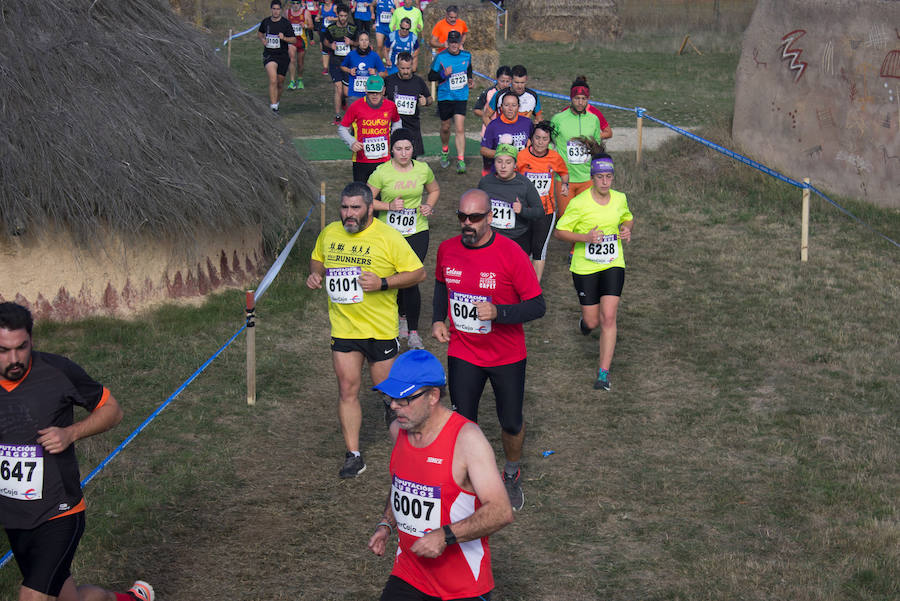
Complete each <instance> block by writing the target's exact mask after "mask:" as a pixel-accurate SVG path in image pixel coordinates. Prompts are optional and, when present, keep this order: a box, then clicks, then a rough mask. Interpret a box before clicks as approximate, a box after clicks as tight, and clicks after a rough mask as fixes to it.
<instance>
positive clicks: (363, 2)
mask: <svg viewBox="0 0 900 601" xmlns="http://www.w3.org/2000/svg"><path fill="white" fill-rule="evenodd" d="M374 18H375V2H374V0H356V6H355V8H354V9H353V21H354V23H356V26H357V27H358V28H359V32H360V33H362V32H366V33H367V34H369V35H372V19H374Z"/></svg>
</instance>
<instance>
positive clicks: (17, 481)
mask: <svg viewBox="0 0 900 601" xmlns="http://www.w3.org/2000/svg"><path fill="white" fill-rule="evenodd" d="M43 489H44V447H42V446H41V445H39V444H37V445H35V444H22V445H15V444H4V445H0V495H3V496H4V497H8V498H10V499H16V500H17V501H36V500H38V499H40V498H41V495H42V494H43Z"/></svg>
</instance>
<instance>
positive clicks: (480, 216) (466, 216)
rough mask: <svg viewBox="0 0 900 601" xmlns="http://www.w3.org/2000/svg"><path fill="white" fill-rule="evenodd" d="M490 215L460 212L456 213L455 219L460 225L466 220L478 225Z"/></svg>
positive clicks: (488, 213)
mask: <svg viewBox="0 0 900 601" xmlns="http://www.w3.org/2000/svg"><path fill="white" fill-rule="evenodd" d="M490 214H491V212H490V211H488V212H487V213H463V212H462V211H457V212H456V218H457V219H459V222H460V223H465V222H466V219H468V220H469V223H478V222H480V221H481V220H482V219H484V218H485V217H487V216H488V215H490Z"/></svg>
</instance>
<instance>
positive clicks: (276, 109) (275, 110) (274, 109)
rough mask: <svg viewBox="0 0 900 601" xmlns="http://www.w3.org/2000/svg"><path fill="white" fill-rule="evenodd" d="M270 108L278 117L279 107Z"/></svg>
mask: <svg viewBox="0 0 900 601" xmlns="http://www.w3.org/2000/svg"><path fill="white" fill-rule="evenodd" d="M269 108H270V109H272V112H273V113H275V114H276V115H277V114H278V107H277V106H270V107H269Z"/></svg>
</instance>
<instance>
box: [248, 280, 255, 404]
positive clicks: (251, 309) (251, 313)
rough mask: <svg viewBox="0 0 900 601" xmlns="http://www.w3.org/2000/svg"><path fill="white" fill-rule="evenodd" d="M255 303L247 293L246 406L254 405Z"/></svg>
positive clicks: (250, 294) (251, 291) (250, 293)
mask: <svg viewBox="0 0 900 601" xmlns="http://www.w3.org/2000/svg"><path fill="white" fill-rule="evenodd" d="M255 305H256V302H255V301H254V300H253V290H248V291H247V309H246V311H247V404H248V405H255V404H256V313H255V311H256V306H255Z"/></svg>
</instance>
